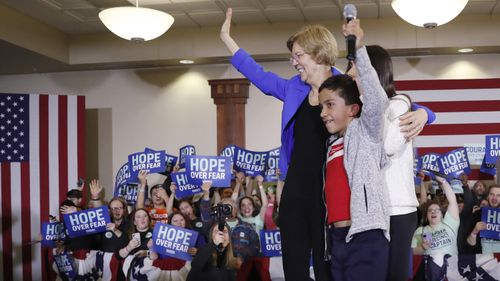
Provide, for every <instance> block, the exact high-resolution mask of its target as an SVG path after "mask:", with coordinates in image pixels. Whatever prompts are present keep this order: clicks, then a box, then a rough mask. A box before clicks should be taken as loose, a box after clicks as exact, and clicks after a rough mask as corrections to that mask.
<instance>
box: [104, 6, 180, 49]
mask: <svg viewBox="0 0 500 281" xmlns="http://www.w3.org/2000/svg"><path fill="white" fill-rule="evenodd" d="M99 19H101V21H102V23H103V24H104V25H105V26H106V27H107V28H108V29H109V30H110V31H111V32H113V33H114V34H116V35H117V36H119V37H121V38H123V39H126V40H130V41H149V40H152V39H155V38H157V37H159V36H161V35H162V34H163V33H165V32H166V31H167V30H168V29H169V28H170V27H171V26H172V24H173V23H174V18H173V17H172V16H171V15H169V14H167V13H165V12H162V11H158V10H154V9H149V8H141V7H139V0H136V1H135V7H115V8H109V9H105V10H102V11H101V12H100V13H99Z"/></svg>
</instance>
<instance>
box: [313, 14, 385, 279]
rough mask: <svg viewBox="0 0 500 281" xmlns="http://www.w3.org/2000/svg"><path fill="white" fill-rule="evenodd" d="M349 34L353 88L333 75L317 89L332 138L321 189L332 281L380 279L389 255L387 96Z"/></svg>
mask: <svg viewBox="0 0 500 281" xmlns="http://www.w3.org/2000/svg"><path fill="white" fill-rule="evenodd" d="M356 21H357V20H356ZM358 24H359V22H358ZM355 31H356V32H357V33H356V35H357V39H358V41H357V51H356V60H355V66H354V67H355V68H356V71H357V79H356V82H357V84H356V82H355V81H354V80H353V79H352V78H351V77H349V76H347V75H338V76H333V77H331V78H329V79H327V80H326V81H325V82H324V83H323V85H322V86H321V87H320V89H319V101H320V106H321V108H322V110H321V118H322V120H323V123H324V124H325V127H326V129H327V130H328V132H329V133H330V134H332V136H331V137H330V139H329V143H328V152H327V163H326V173H325V175H326V177H325V188H324V189H325V203H326V207H327V214H328V219H327V222H328V235H329V237H328V239H329V241H330V244H331V249H330V254H331V257H332V261H331V271H332V275H333V278H334V280H335V281H342V280H349V281H356V280H367V279H366V278H367V274H369V275H370V278H369V279H370V280H381V281H383V280H385V278H386V274H387V266H388V253H389V215H390V214H389V210H388V200H389V198H388V194H387V189H386V188H385V186H384V180H383V177H382V173H381V169H382V168H383V166H384V165H385V163H386V161H387V158H386V156H385V153H384V150H383V139H382V134H383V126H384V122H383V114H384V111H385V109H386V107H387V105H388V98H387V95H386V93H385V91H384V89H383V88H382V87H381V86H380V82H379V80H378V76H377V73H376V72H375V70H374V69H373V67H372V65H371V63H370V60H369V58H368V54H367V52H366V48H364V47H362V46H361V44H360V43H359V42H360V39H361V37H362V35H363V34H362V30H361V29H360V28H358V29H357V30H355ZM358 88H359V91H358ZM360 92H361V94H362V99H363V103H361V99H360Z"/></svg>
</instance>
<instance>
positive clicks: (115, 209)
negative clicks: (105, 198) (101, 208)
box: [110, 207, 123, 211]
mask: <svg viewBox="0 0 500 281" xmlns="http://www.w3.org/2000/svg"><path fill="white" fill-rule="evenodd" d="M110 209H111V211H119V210H123V207H114V208H110Z"/></svg>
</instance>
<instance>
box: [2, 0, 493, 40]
mask: <svg viewBox="0 0 500 281" xmlns="http://www.w3.org/2000/svg"><path fill="white" fill-rule="evenodd" d="M415 1H418V0H415ZM436 1H439V0H436ZM348 3H350V4H354V5H356V7H357V9H358V15H360V16H362V17H363V18H383V17H395V16H396V14H395V13H394V11H393V10H392V8H391V0H354V1H342V0H142V1H139V6H141V7H147V8H153V9H157V10H162V11H165V12H167V13H169V14H171V15H172V16H173V17H174V18H175V23H174V25H173V28H176V27H207V26H214V25H220V23H221V22H223V20H224V16H225V10H226V9H227V7H232V8H233V14H234V16H233V19H234V24H235V25H238V24H255V23H278V22H297V21H299V22H308V21H323V20H335V19H341V13H342V10H343V7H344V5H345V4H348ZM499 3H500V0H469V3H468V4H467V6H466V7H465V9H464V11H463V12H462V13H463V14H480V15H493V14H499V13H500V4H499ZM0 4H3V5H6V6H8V7H10V8H12V9H14V10H17V11H19V12H21V13H23V14H26V15H29V16H30V17H33V18H35V19H37V20H39V21H41V22H43V23H46V24H48V25H49V26H52V27H54V28H56V29H59V30H61V31H63V32H65V33H67V34H81V33H94V32H102V31H105V27H104V25H103V24H102V23H101V22H100V21H99V18H98V13H99V11H101V10H102V9H105V8H108V7H116V6H131V5H135V0H0Z"/></svg>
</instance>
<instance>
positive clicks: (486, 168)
mask: <svg viewBox="0 0 500 281" xmlns="http://www.w3.org/2000/svg"><path fill="white" fill-rule="evenodd" d="M479 171H480V172H481V173H485V174H490V175H492V176H494V175H496V174H497V168H496V164H494V163H492V164H488V163H486V156H485V158H483V163H481V168H479Z"/></svg>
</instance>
